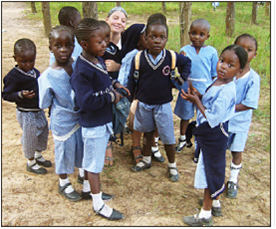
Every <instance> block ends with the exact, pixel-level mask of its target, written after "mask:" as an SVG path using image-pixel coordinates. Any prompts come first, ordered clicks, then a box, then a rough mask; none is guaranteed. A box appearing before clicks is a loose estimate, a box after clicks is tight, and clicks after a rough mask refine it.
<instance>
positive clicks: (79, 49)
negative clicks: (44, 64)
mask: <svg viewBox="0 0 276 229" xmlns="http://www.w3.org/2000/svg"><path fill="white" fill-rule="evenodd" d="M74 44H75V47H74V51H73V53H72V55H71V57H72V58H73V60H74V61H76V60H77V59H78V57H79V55H80V54H81V52H82V47H81V46H80V44H79V42H78V40H77V38H76V37H75V40H74ZM55 60H56V59H55V56H54V54H53V53H52V52H50V64H49V66H51V65H52V64H53V63H54V62H55Z"/></svg>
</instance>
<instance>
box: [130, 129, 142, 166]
mask: <svg viewBox="0 0 276 229" xmlns="http://www.w3.org/2000/svg"><path fill="white" fill-rule="evenodd" d="M141 135H142V133H141V132H138V131H136V130H133V132H132V134H131V139H132V154H133V158H134V160H135V163H136V164H137V163H138V162H139V161H140V160H141V159H142V158H143V155H142V147H141V145H140V141H141Z"/></svg>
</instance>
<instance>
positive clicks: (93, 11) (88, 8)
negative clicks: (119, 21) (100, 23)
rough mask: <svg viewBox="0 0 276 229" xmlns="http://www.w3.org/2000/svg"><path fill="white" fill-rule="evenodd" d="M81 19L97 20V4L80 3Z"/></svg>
mask: <svg viewBox="0 0 276 229" xmlns="http://www.w3.org/2000/svg"><path fill="white" fill-rule="evenodd" d="M82 15H83V18H94V19H96V20H98V6H97V2H94V1H93V2H82Z"/></svg>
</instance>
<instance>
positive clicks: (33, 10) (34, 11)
mask: <svg viewBox="0 0 276 229" xmlns="http://www.w3.org/2000/svg"><path fill="white" fill-rule="evenodd" d="M31 8H32V13H33V14H36V13H37V11H36V7H35V2H31Z"/></svg>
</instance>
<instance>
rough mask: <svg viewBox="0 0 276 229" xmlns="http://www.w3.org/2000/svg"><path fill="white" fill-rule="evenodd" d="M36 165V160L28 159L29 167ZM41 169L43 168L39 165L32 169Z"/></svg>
mask: <svg viewBox="0 0 276 229" xmlns="http://www.w3.org/2000/svg"><path fill="white" fill-rule="evenodd" d="M35 163H36V161H35V159H33V160H29V159H28V161H27V164H28V166H32V165H34V164H35ZM39 168H41V167H40V166H39V165H38V164H36V165H35V166H33V167H32V169H34V170H37V169H39Z"/></svg>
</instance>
